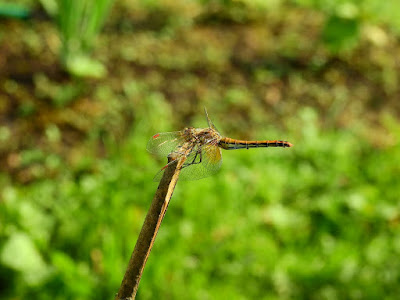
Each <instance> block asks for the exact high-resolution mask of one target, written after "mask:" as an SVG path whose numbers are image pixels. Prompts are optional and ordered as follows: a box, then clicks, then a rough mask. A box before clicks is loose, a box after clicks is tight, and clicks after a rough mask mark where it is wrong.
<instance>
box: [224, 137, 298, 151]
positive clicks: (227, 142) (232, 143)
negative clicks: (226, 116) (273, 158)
mask: <svg viewBox="0 0 400 300" xmlns="http://www.w3.org/2000/svg"><path fill="white" fill-rule="evenodd" d="M219 146H220V147H221V148H223V149H225V150H235V149H250V148H262V147H264V148H265V147H283V148H286V147H292V146H293V145H292V144H291V143H289V142H286V141H277V140H274V141H269V140H265V141H242V140H235V139H231V138H222V139H221V140H220V141H219Z"/></svg>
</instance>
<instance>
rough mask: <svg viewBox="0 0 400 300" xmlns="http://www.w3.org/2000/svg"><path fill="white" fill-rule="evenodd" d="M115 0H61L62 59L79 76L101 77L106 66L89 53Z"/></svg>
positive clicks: (59, 22) (58, 16) (59, 16)
mask: <svg viewBox="0 0 400 300" xmlns="http://www.w3.org/2000/svg"><path fill="white" fill-rule="evenodd" d="M113 2H114V1H113V0H100V1H94V0H58V2H57V3H58V12H57V20H58V24H59V31H60V35H61V41H62V53H61V57H62V61H63V63H64V64H65V66H66V67H67V69H68V71H69V72H71V73H72V74H74V75H76V76H88V77H102V76H104V75H105V73H106V70H105V67H104V66H103V65H102V64H101V63H100V62H98V61H96V60H93V59H92V58H90V56H89V51H90V50H91V49H92V47H93V44H94V42H95V38H96V37H97V35H98V34H99V32H100V30H101V28H102V26H103V24H104V21H105V19H106V17H107V16H108V13H109V10H110V8H111V5H112V3H113Z"/></svg>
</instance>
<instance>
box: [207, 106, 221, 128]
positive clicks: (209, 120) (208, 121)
mask: <svg viewBox="0 0 400 300" xmlns="http://www.w3.org/2000/svg"><path fill="white" fill-rule="evenodd" d="M204 112H205V114H206V119H207V123H208V127H210V128H212V129H214V130H215V131H217V132H218V129H217V127H215V125H214V123H213V122H212V121H211V119H210V117H209V116H208V112H207V109H206V108H205V107H204Z"/></svg>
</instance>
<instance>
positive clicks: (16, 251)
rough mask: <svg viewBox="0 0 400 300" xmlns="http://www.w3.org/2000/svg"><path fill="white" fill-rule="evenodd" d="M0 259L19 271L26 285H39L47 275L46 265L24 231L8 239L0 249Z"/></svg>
mask: <svg viewBox="0 0 400 300" xmlns="http://www.w3.org/2000/svg"><path fill="white" fill-rule="evenodd" d="M0 261H1V263H2V264H4V265H6V266H8V267H9V268H11V269H14V270H15V271H17V272H20V273H21V274H22V276H23V278H24V280H25V282H26V283H27V284H28V285H32V286H33V285H39V284H40V283H42V282H43V281H44V280H45V279H46V278H47V276H48V275H49V268H48V266H47V265H46V263H45V262H44V260H43V258H42V256H41V254H40V252H39V251H38V249H37V248H36V247H35V244H34V243H33V242H32V240H31V239H30V238H29V236H28V235H26V234H25V233H16V234H13V235H12V236H11V237H10V238H9V239H8V241H7V242H6V243H5V244H4V246H3V249H2V251H1V255H0Z"/></svg>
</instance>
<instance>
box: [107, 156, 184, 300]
mask: <svg viewBox="0 0 400 300" xmlns="http://www.w3.org/2000/svg"><path fill="white" fill-rule="evenodd" d="M184 162H185V158H182V159H179V160H174V161H172V163H170V164H168V167H167V168H166V169H165V171H164V175H163V177H162V179H161V181H160V184H159V185H158V188H157V192H156V194H155V195H154V199H153V202H152V204H151V206H150V209H149V211H148V213H147V215H146V219H145V220H144V223H143V226H142V230H141V231H140V234H139V237H138V240H137V242H136V246H135V249H134V250H133V253H132V256H131V259H130V261H129V264H128V268H127V269H126V272H125V275H124V278H123V279H122V283H121V286H120V288H119V291H118V294H117V296H116V297H115V299H116V300H128V299H129V300H130V299H135V297H136V293H137V290H138V287H139V282H140V278H141V277H142V273H143V269H144V267H145V265H146V261H147V259H148V257H149V254H150V251H151V248H152V246H153V244H154V240H155V238H156V235H157V232H158V229H159V228H160V225H161V222H162V220H163V218H164V215H165V212H166V211H167V208H168V204H169V201H170V199H171V197H172V193H173V191H174V189H175V185H176V182H177V181H178V178H179V173H180V170H181V167H182V165H183V163H184Z"/></svg>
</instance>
